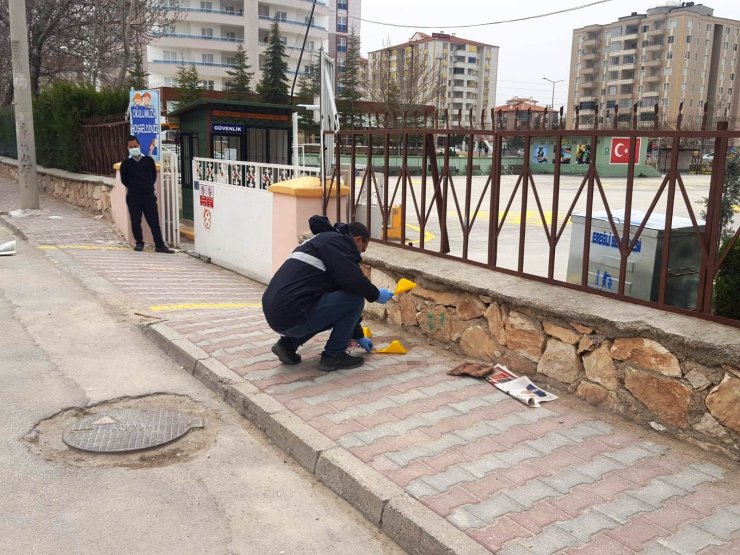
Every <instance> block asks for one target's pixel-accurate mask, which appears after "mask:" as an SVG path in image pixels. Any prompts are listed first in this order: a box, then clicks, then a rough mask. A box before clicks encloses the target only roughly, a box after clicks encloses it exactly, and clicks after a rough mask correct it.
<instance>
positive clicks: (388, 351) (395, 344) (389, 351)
mask: <svg viewBox="0 0 740 555" xmlns="http://www.w3.org/2000/svg"><path fill="white" fill-rule="evenodd" d="M373 352H375V353H381V354H385V355H405V354H406V353H407V352H408V351H407V350H406V347H404V346H403V345H401V342H400V341H399V340H398V339H394V340H393V341H391V342H390V345H388V346H387V347H383V348H382V349H375V350H374V351H373Z"/></svg>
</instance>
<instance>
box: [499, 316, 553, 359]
mask: <svg viewBox="0 0 740 555" xmlns="http://www.w3.org/2000/svg"><path fill="white" fill-rule="evenodd" d="M544 344H545V334H544V333H543V332H542V331H541V330H540V328H539V326H537V324H536V323H535V322H533V321H532V320H531V319H530V318H528V317H527V316H525V315H524V314H521V313H520V312H515V311H512V312H511V313H510V314H509V317H508V318H507V320H506V346H507V347H508V348H509V349H511V350H512V351H514V352H515V353H517V354H520V355H522V356H524V357H526V358H528V359H529V360H531V361H533V362H537V361H539V360H540V357H541V356H542V349H543V347H544Z"/></svg>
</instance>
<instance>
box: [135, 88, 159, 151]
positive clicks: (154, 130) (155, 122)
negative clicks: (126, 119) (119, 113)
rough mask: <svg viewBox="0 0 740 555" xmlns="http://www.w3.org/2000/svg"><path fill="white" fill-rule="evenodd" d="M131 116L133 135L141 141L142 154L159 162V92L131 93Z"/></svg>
mask: <svg viewBox="0 0 740 555" xmlns="http://www.w3.org/2000/svg"><path fill="white" fill-rule="evenodd" d="M129 115H130V118H131V134H132V135H135V136H136V137H137V138H138V139H139V145H140V146H141V152H142V154H146V155H148V156H151V157H152V158H154V159H155V160H159V137H160V132H161V130H162V129H161V125H160V119H159V115H160V110H159V91H157V90H146V91H134V90H132V91H130V93H129Z"/></svg>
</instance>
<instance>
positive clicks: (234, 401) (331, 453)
mask: <svg viewBox="0 0 740 555" xmlns="http://www.w3.org/2000/svg"><path fill="white" fill-rule="evenodd" d="M143 328H144V331H145V333H146V335H147V336H148V337H149V338H150V339H151V340H152V341H153V342H154V343H155V344H157V345H158V346H159V347H160V348H161V349H162V350H163V351H164V352H165V353H167V354H168V355H169V356H170V357H171V358H172V359H173V360H175V361H176V362H177V363H178V364H179V365H180V366H182V367H183V368H184V369H185V370H187V371H188V372H189V373H190V374H193V375H194V376H195V377H196V378H198V379H199V380H200V381H201V382H202V383H203V384H205V385H206V386H207V387H208V388H209V389H211V390H212V391H213V392H214V393H216V394H217V395H218V396H219V397H221V398H222V399H223V400H224V401H226V403H228V404H229V405H230V406H231V407H233V408H234V409H235V410H236V411H237V412H238V413H239V414H240V415H241V416H243V417H244V418H246V419H247V420H249V421H250V422H252V423H253V424H254V425H255V426H256V427H257V428H259V429H260V430H261V431H263V432H264V433H265V434H266V435H267V437H268V438H270V440H271V441H272V442H273V443H274V444H275V445H276V446H278V447H280V448H281V449H282V450H283V451H285V452H286V453H288V454H289V455H290V456H291V457H293V458H294V459H295V460H296V462H298V464H300V465H301V466H302V467H303V468H305V469H306V470H307V471H308V472H310V473H311V474H313V475H314V476H316V478H317V479H318V480H319V481H320V482H321V483H323V484H324V485H326V486H327V487H328V488H329V489H331V490H332V491H334V492H335V493H336V494H337V495H339V496H340V497H342V498H343V499H344V500H346V501H347V502H348V503H350V504H351V505H352V506H353V507H355V508H356V509H357V510H358V511H360V512H361V513H362V514H363V515H364V516H365V518H367V519H368V520H369V521H370V522H372V523H373V524H375V525H376V526H378V527H379V528H380V529H381V530H382V531H383V532H384V533H385V534H386V535H388V536H389V537H390V538H391V539H393V540H394V541H395V542H396V543H397V544H398V545H399V546H400V547H401V548H403V549H404V550H406V551H407V552H408V553H411V554H419V555H422V554H423V555H456V554H461V553H465V554H471V555H478V554H481V555H483V554H490V551H488V550H487V549H486V548H485V547H483V546H482V545H481V544H479V543H478V542H477V541H475V540H474V539H472V538H471V537H470V536H468V535H467V534H465V533H464V532H462V531H460V530H458V529H457V528H456V527H455V526H453V525H452V524H450V523H449V522H447V520H445V519H444V518H442V517H441V516H439V515H437V514H436V513H434V512H433V511H431V510H430V509H428V508H427V507H425V506H424V505H422V504H421V503H420V502H418V501H417V500H415V499H414V498H412V497H411V496H410V495H408V494H407V493H406V492H405V491H403V489H402V488H400V487H399V486H397V485H396V484H394V483H392V482H391V481H390V480H388V479H387V478H385V477H384V476H383V475H382V474H380V473H379V472H378V471H376V470H375V469H373V468H371V467H369V466H368V465H366V464H365V463H364V462H362V461H360V460H359V459H358V458H357V457H355V456H354V455H352V454H351V453H350V452H349V451H347V450H346V449H344V448H342V447H340V446H338V445H337V444H336V443H335V442H334V441H332V440H331V439H329V438H327V437H326V436H324V435H323V434H321V433H320V432H318V431H316V430H314V429H313V428H312V427H311V426H309V425H308V424H306V423H305V422H303V420H301V419H300V418H298V417H297V416H296V415H295V414H293V412H292V411H290V410H288V409H287V408H286V407H285V406H284V405H283V404H282V403H279V402H278V401H276V400H275V399H273V398H272V397H271V396H270V395H267V394H265V393H262V392H260V390H259V389H257V388H256V387H255V386H253V385H252V384H250V383H248V382H246V381H244V379H243V378H242V377H240V376H239V375H237V374H236V373H234V372H232V371H231V370H230V369H229V368H228V367H226V366H225V365H224V364H222V363H221V362H219V361H218V360H216V359H214V358H212V357H210V356H209V355H208V353H206V352H205V351H204V350H202V349H200V348H199V347H197V346H196V345H194V344H193V343H191V342H190V341H189V340H187V339H185V338H184V337H182V336H181V335H180V334H179V333H178V332H177V331H175V330H173V329H172V328H170V327H169V326H167V325H166V324H165V323H162V322H160V323H154V324H147V325H144V326H143Z"/></svg>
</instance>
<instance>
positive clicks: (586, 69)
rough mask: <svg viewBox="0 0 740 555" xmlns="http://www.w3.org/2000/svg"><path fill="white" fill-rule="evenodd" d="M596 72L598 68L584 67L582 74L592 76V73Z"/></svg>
mask: <svg viewBox="0 0 740 555" xmlns="http://www.w3.org/2000/svg"><path fill="white" fill-rule="evenodd" d="M595 71H596V66H590V67H584V68H583V69H582V70H581V73H582V74H583V75H591V74H592V73H594V72H595Z"/></svg>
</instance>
